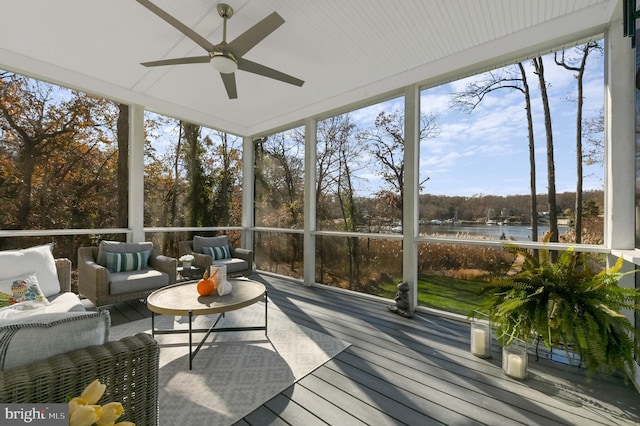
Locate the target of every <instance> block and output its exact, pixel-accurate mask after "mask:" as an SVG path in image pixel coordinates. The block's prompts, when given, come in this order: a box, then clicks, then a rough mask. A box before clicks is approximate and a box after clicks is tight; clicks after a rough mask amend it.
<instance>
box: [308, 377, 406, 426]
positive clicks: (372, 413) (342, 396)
mask: <svg viewBox="0 0 640 426" xmlns="http://www.w3.org/2000/svg"><path fill="white" fill-rule="evenodd" d="M298 384H299V385H301V386H304V387H305V388H307V389H309V390H310V391H311V392H313V393H315V394H316V395H318V396H320V397H321V398H322V399H324V400H326V401H328V402H330V403H331V404H332V405H333V406H335V407H340V408H341V409H342V410H345V411H347V410H348V411H349V413H350V414H351V415H353V416H355V417H357V418H358V419H359V420H360V421H362V422H364V423H366V424H369V425H376V426H384V425H389V426H395V425H397V424H398V422H397V421H396V420H395V419H394V418H393V417H392V416H391V415H390V414H387V413H385V412H383V411H381V410H379V409H378V407H375V406H372V405H370V404H368V403H366V402H363V401H362V400H360V399H358V398H357V397H355V396H354V395H352V394H350V393H349V392H348V391H345V390H343V389H341V388H340V387H339V386H337V385H335V384H333V383H331V382H326V381H324V380H322V379H320V378H319V377H318V376H316V375H314V374H310V375H308V376H306V377H304V378H303V379H302V380H299V381H298Z"/></svg>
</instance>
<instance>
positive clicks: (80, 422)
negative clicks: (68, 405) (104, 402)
mask: <svg viewBox="0 0 640 426" xmlns="http://www.w3.org/2000/svg"><path fill="white" fill-rule="evenodd" d="M99 411H100V406H99V405H80V404H78V405H76V406H75V408H74V410H73V413H72V414H70V415H69V426H91V425H92V424H94V423H95V422H96V420H98V415H99Z"/></svg>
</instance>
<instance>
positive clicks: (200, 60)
mask: <svg viewBox="0 0 640 426" xmlns="http://www.w3.org/2000/svg"><path fill="white" fill-rule="evenodd" d="M210 60H211V57H209V56H193V57H190V58H174V59H162V60H159V61H150V62H141V63H140V65H144V66H145V67H159V66H162V65H180V64H204V63H207V62H209V61H210Z"/></svg>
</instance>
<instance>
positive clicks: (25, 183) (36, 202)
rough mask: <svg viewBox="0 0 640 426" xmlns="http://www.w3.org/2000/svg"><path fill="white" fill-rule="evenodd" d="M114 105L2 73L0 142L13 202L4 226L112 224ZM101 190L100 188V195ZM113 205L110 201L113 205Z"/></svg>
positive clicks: (0, 88) (62, 226)
mask: <svg viewBox="0 0 640 426" xmlns="http://www.w3.org/2000/svg"><path fill="white" fill-rule="evenodd" d="M116 114H117V113H116V112H115V108H114V104H113V103H112V102H110V101H107V100H105V99H101V98H96V97H92V96H89V95H87V94H85V93H81V92H76V91H72V90H67V89H63V88H57V87H56V86H53V85H51V84H47V83H44V82H39V81H36V80H32V79H29V78H27V77H24V76H19V75H16V74H13V73H9V72H3V73H1V74H0V132H1V134H2V135H3V138H2V140H1V141H0V143H1V144H2V146H3V149H2V152H3V154H4V155H6V156H7V159H8V161H9V162H11V163H12V164H13V167H11V176H12V177H11V179H10V182H9V185H8V187H7V188H2V192H5V191H8V192H11V193H12V194H13V198H14V199H15V200H16V201H15V202H13V203H12V204H13V205H15V208H14V209H13V210H12V212H11V213H10V215H9V216H7V221H8V223H7V224H5V225H4V226H6V227H7V228H14V229H37V228H64V227H69V228H71V227H78V226H80V227H85V228H90V227H94V226H96V227H100V226H105V227H109V226H114V225H115V224H114V223H113V222H112V218H113V215H114V214H116V213H115V211H116V210H117V209H114V210H113V211H109V212H106V213H104V214H102V215H98V214H97V213H98V212H102V211H103V210H104V209H103V206H104V205H105V204H106V202H105V198H109V197H111V196H112V195H111V194H116V188H115V185H114V184H113V179H110V176H113V175H114V174H115V173H113V172H114V168H115V165H114V164H113V161H112V160H113V158H115V155H117V151H116V150H115V149H113V148H112V147H110V145H111V143H112V142H113V139H112V137H110V135H111V134H112V133H114V131H113V126H114V125H115V117H116ZM98 188H99V191H100V192H98ZM110 201H111V200H109V201H108V202H110Z"/></svg>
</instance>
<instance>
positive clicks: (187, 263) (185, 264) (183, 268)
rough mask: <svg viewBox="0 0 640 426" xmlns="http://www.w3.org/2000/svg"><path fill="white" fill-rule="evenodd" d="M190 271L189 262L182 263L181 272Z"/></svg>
mask: <svg viewBox="0 0 640 426" xmlns="http://www.w3.org/2000/svg"><path fill="white" fill-rule="evenodd" d="M185 269H191V262H182V270H185Z"/></svg>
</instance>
